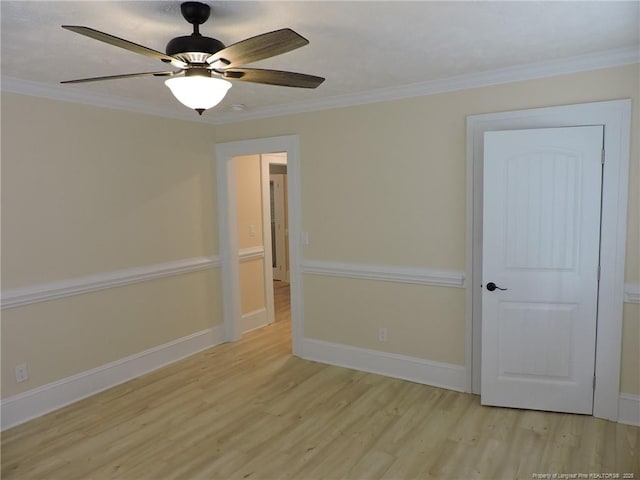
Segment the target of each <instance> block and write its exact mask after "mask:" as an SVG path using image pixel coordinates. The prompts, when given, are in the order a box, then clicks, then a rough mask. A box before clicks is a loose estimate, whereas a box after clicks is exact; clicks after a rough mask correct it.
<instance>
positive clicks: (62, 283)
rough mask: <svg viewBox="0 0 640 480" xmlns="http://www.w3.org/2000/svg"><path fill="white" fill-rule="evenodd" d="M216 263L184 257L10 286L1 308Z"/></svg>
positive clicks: (205, 258)
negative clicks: (28, 284)
mask: <svg viewBox="0 0 640 480" xmlns="http://www.w3.org/2000/svg"><path fill="white" fill-rule="evenodd" d="M219 265H220V261H219V259H218V257H216V256H212V257H195V258H185V259H183V260H176V261H174V262H166V263H158V264H155V265H147V266H145V267H134V268H126V269H123V270H116V271H114V272H106V273H97V274H94V275H87V276H84V277H76V278H70V279H67V280H58V281H55V282H49V283H41V284H38V285H31V286H28V287H21V288H12V289H9V290H4V291H3V292H2V309H3V310H4V309H6V308H15V307H22V306H24V305H30V304H32V303H38V302H46V301H47V300H54V299H57V298H64V297H70V296H73V295H81V294H83V293H88V292H96V291H98V290H104V289H107V288H114V287H121V286H124V285H131V284H133V283H140V282H146V281H149V280H156V279H158V278H165V277H171V276H174V275H182V274H184V273H190V272H196V271H198V270H206V269H208V268H213V267H217V266H219Z"/></svg>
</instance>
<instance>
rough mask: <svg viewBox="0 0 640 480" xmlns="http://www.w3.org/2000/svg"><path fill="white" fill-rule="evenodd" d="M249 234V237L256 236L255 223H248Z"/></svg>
mask: <svg viewBox="0 0 640 480" xmlns="http://www.w3.org/2000/svg"><path fill="white" fill-rule="evenodd" d="M249 236H250V237H255V236H256V226H255V225H249Z"/></svg>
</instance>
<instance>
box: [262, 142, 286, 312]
mask: <svg viewBox="0 0 640 480" xmlns="http://www.w3.org/2000/svg"><path fill="white" fill-rule="evenodd" d="M260 159H261V174H262V206H263V217H262V221H263V225H265V229H264V233H265V250H266V249H267V245H268V244H269V242H270V243H271V245H270V248H269V251H268V252H266V251H265V282H270V284H271V290H270V292H268V293H267V294H268V295H270V296H271V298H269V299H268V303H269V302H271V306H272V308H273V311H272V316H271V319H270V320H271V321H270V323H273V322H290V321H291V288H290V284H289V281H290V263H291V262H290V259H289V212H288V210H289V209H288V202H287V199H288V196H289V191H288V172H287V152H277V153H264V154H261V155H260ZM267 237H268V238H267ZM269 270H270V272H271V276H269Z"/></svg>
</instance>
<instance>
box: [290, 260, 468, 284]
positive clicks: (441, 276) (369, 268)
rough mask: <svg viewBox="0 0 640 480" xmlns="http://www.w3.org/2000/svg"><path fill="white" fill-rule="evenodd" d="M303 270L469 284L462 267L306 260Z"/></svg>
mask: <svg viewBox="0 0 640 480" xmlns="http://www.w3.org/2000/svg"><path fill="white" fill-rule="evenodd" d="M302 271H303V273H307V274H312V275H325V276H329V277H346V278H359V279H364V280H380V281H384V282H394V283H411V284H416V285H431V286H438V287H456V288H464V286H465V274H464V272H461V271H458V270H440V269H432V268H417V267H398V266H388V265H369V264H363V263H343V262H328V261H320V260H305V261H304V262H303V263H302Z"/></svg>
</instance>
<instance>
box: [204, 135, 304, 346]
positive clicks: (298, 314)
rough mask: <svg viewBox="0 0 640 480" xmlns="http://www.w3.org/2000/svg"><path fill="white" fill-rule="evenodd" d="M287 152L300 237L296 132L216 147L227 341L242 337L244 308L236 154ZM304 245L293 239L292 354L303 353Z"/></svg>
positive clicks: (293, 233) (292, 227)
mask: <svg viewBox="0 0 640 480" xmlns="http://www.w3.org/2000/svg"><path fill="white" fill-rule="evenodd" d="M279 152H286V153H287V179H288V187H289V188H288V193H289V197H288V198H289V202H288V210H289V239H291V238H293V239H301V238H302V234H301V231H302V229H301V224H302V220H301V204H302V201H301V191H300V145H299V140H298V136H297V135H287V136H282V137H270V138H262V139H253V140H240V141H236V142H229V143H219V144H217V145H216V149H215V154H216V182H217V193H218V197H217V199H218V235H219V245H220V262H221V278H222V293H223V297H222V298H223V305H222V313H223V318H224V325H225V338H226V339H227V340H228V341H235V340H239V339H240V338H241V337H242V329H241V325H240V321H241V309H240V273H239V262H237V261H235V259H236V258H237V255H238V253H237V252H238V233H237V232H238V219H237V200H236V190H237V188H236V167H235V162H234V161H233V159H234V157H239V156H242V155H255V154H263V153H279ZM301 264H302V244H301V242H300V241H291V240H290V241H289V266H290V272H291V330H292V335H291V337H292V338H291V339H292V350H293V354H294V355H298V356H301V353H302V350H301V348H302V342H301V339H302V331H303V320H302V318H303V312H304V309H303V304H302V298H303V295H302V271H301Z"/></svg>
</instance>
